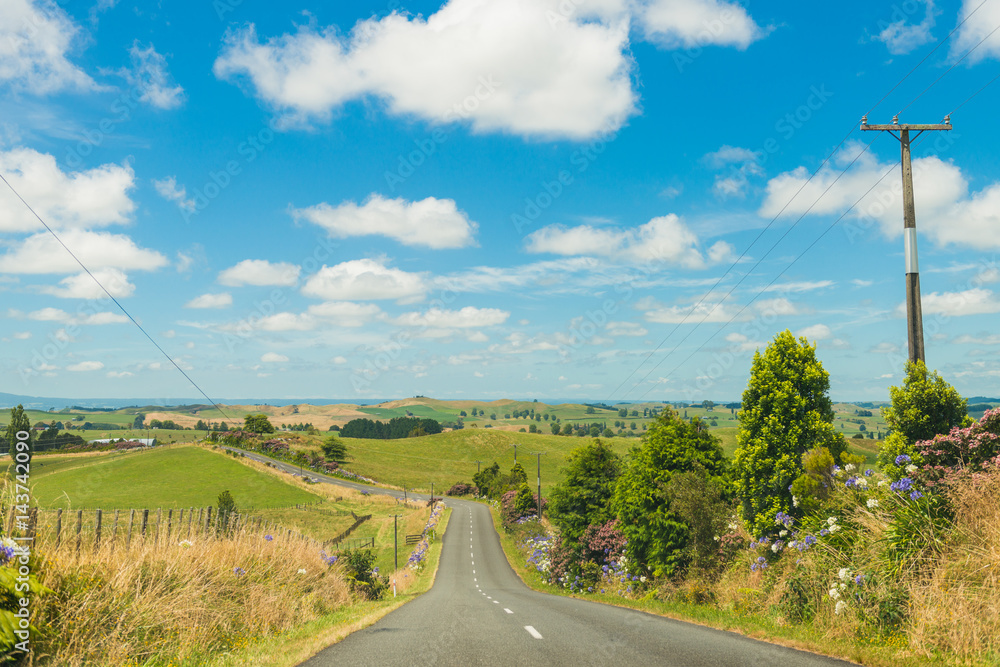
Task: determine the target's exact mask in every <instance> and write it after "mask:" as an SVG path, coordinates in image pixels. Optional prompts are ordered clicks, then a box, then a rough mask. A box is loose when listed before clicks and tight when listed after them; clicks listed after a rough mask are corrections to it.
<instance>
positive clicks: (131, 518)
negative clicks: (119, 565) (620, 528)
mask: <svg viewBox="0 0 1000 667" xmlns="http://www.w3.org/2000/svg"><path fill="white" fill-rule="evenodd" d="M133 523H135V510H132V513H131V514H130V515H129V517H128V538H126V540H125V548H126V549H128V547H129V546H131V545H132V524H133Z"/></svg>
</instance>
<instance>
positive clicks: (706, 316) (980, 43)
mask: <svg viewBox="0 0 1000 667" xmlns="http://www.w3.org/2000/svg"><path fill="white" fill-rule="evenodd" d="M988 1H989V0H983V1H982V2H981V3H980V4H979V5H977V6H976V8H975V9H973V10H972V11H971V12H970V13H969V14H967V15H966V16H965V18H963V19H962V21H961V22H959V24H958V25H956V26H955V27H954V28H953V29H952V30H951V31H950V32H949V33H948V34H947V35H946V36H945V37H944V38H942V39H941V40H940V41H939V42H938V43H937V45H935V46H934V48H933V49H931V50H930V51H929V52H928V53H927V54H926V55H925V56H924V57H923V58H922V59H921V60H920V62H918V63H917V64H916V65H915V66H914V67H913V68H911V69H910V71H909V72H908V73H907V74H906V75H905V76H903V78H902V79H900V80H899V81H898V82H897V83H896V85H894V86H893V87H892V88H891V89H890V90H889V92H887V93H886V94H885V95H883V96H882V98H880V99H879V101H878V102H876V103H875V104H874V105H873V106H872V107H871V109H869V111H868V112H867V113H866V114H865V117H867V116H868V114H870V113H871V112H872V111H874V110H875V109H876V108H877V107H878V106H879V105H880V104H881V103H882V102H883V101H884V100H885V99H886V98H887V97H888V96H889V95H890V94H891V93H892V92H893V91H895V90H896V89H897V88H898V87H899V86H900V85H901V84H902V83H903V82H904V81H905V80H906V79H907V78H909V76H910V75H912V74H913V72H914V71H916V70H917V68H919V67H920V66H921V65H922V64H923V63H924V62H925V61H926V60H927V59H928V58H929V57H930V56H931V55H933V54H934V53H935V52H936V51H937V50H938V49H939V48H940V47H941V46H942V45H943V44H944V43H945V42H947V41H948V40H949V39H950V38H951V37H952V36H953V35H954V34H955V32H957V31H958V30H959V28H961V27H962V26H963V25H964V24H965V23H966V22H967V21H968V20H969V19H970V18H971V17H972V16H973V15H974V14H975V13H976V12H977V11H979V9H980V8H982V7H983V5H985V4H986V3H987V2H988ZM997 30H1000V25H998V26H997V27H996V28H994V29H993V30H992V31H990V32H989V33H988V34H987V35H986V36H985V37H984V38H983V39H981V40H980V41H979V42H978V43H977V44H976V45H975V46H973V47H972V48H970V49H969V50H968V51H967V52H966V53H965V54H964V55H963V56H962V57H961V58H960V59H959V60H958V61H956V62H955V63H953V64H952V66H951V67H949V68H948V70H947V71H945V72H944V73H943V74H942V75H941V76H939V77H938V78H937V79H935V81H934V82H933V83H931V84H930V85H929V86H927V87H926V88H925V89H924V90H923V91H921V93H919V94H918V95H917V96H916V97H914V98H913V99H912V100H910V102H909V103H908V104H907V105H906V106H904V107H903V108H902V109H901V110H900V112H899V113H902V112H903V111H905V110H906V109H907V108H909V107H910V106H911V105H912V104H913V103H914V102H916V101H917V100H918V99H920V97H922V96H923V95H924V94H925V93H926V92H927V91H928V90H930V89H931V88H933V87H934V86H935V85H936V84H937V83H938V82H939V81H941V79H943V78H944V77H945V76H947V75H948V73H949V72H951V71H952V70H954V69H955V67H956V66H957V65H958V64H960V63H961V62H962V61H963V60H965V59H966V58H967V57H968V56H969V55H970V54H972V52H973V51H975V50H976V49H978V48H979V47H980V46H981V45H982V44H983V43H985V42H986V40H987V39H989V38H990V37H991V36H992V35H993V34H994V33H996V32H997ZM998 78H1000V75H997V76H996V77H994V78H993V79H992V80H990V81H989V82H988V83H987V84H986V85H984V86H983V87H982V88H980V89H979V90H978V91H976V92H975V93H973V95H971V96H970V97H969V98H968V99H966V100H965V102H963V103H962V104H960V105H959V106H958V107H956V108H955V110H956V111H957V110H958V109H959V108H961V107H962V106H964V105H965V104H967V103H968V102H969V101H971V100H972V99H973V98H974V97H975V96H976V95H978V94H979V93H980V92H982V91H983V90H985V89H986V88H987V87H989V86H990V85H991V84H992V83H994V82H995V81H996V79H998ZM899 113H897V114H896V115H897V116H898V115H899ZM952 113H954V112H952ZM854 129H855V128H852V130H851V132H850V133H848V135H847V137H849V136H850V135H851V133H853V132H854ZM847 137H845V138H844V139H843V140H841V144H843V143H844V141H846V139H847ZM873 142H874V139H873V140H872V142H869V143H868V145H867V146H866V147H865V150H864V151H862V153H861V154H863V153H864V152H865V151H867V150H868V148H869V147H870V146H871V144H872V143H873ZM838 148H839V145H838ZM836 150H837V149H835V150H834V152H835V151H836ZM858 157H860V154H859V156H858ZM856 159H857V158H855V160H856ZM827 160H829V156H828V157H827V158H826V159H825V160H824V161H823V164H825V163H826V161H827ZM853 164H854V161H852V162H851V165H853ZM897 164H898V163H897ZM851 165H848V167H847V168H850V166H851ZM822 166H823V165H822V164H821V165H820V168H822ZM818 171H819V169H817V170H816V171H814V172H813V173H812V175H810V177H809V180H808V181H806V183H804V184H803V185H802V187H800V188H799V190H798V191H796V193H795V194H794V195H793V196H792V197H791V199H789V201H788V203H786V204H785V206H784V207H783V208H782V211H781V212H784V210H785V209H786V208H787V207H788V205H790V204H791V202H792V201H794V199H795V198H796V197H797V196H798V195H799V193H800V192H801V191H802V189H803V188H805V186H806V185H808V183H809V182H811V181H812V179H813V177H814V176H815V175H816V173H818ZM845 171H846V169H845V170H844V171H842V172H841V174H840V175H838V177H837V180H839V178H840V176H842V175H843V173H844V172H845ZM884 178H885V175H883V176H882V178H880V179H879V181H878V183H880V182H881V181H882V179H884ZM835 182H836V181H835ZM831 187H832V184H831ZM873 188H874V186H873ZM828 191H829V188H827V190H825V191H824V192H823V193H822V194H820V196H819V197H818V198H817V200H816V202H814V203H813V205H811V206H810V207H809V209H808V210H811V209H812V207H813V206H815V204H816V203H818V201H819V199H821V198H822V197H823V196H824V195H825V194H826V192H828ZM870 191H871V190H869V192H870ZM866 194H867V193H866ZM859 201H860V200H859ZM856 204H857V202H856V203H855V205H856ZM852 208H853V206H852ZM808 210H807V213H808ZM850 210H851V209H848V211H850ZM781 212H779V214H778V215H781ZM804 215H805V214H803V216H804ZM845 215H846V212H845ZM803 216H800V217H799V218H798V220H796V222H795V224H798V222H799V221H800V220H801V219H802V217H803ZM776 217H777V216H776ZM842 217H843V216H841V218H842ZM841 218H838V219H837V220H838V221H839V220H840V219H841ZM775 219H776V218H775ZM773 222H774V219H772V221H771V223H769V225H768V227H767V228H770V226H771V224H773ZM835 224H836V223H835ZM793 227H794V225H793ZM767 228H765V230H764V231H767ZM831 228H832V227H831ZM790 231H791V228H790V229H789V230H786V232H785V234H783V235H782V236H781V238H779V239H778V241H777V242H776V243H775V244H773V245H772V246H771V248H770V249H769V250H768V251H767V253H765V255H764V256H763V257H761V259H760V260H758V262H757V263H756V264H755V265H754V267H753V268H751V270H750V271H749V272H747V273H746V274H744V277H743V278H742V279H740V281H739V282H738V283H737V284H736V285H734V286H733V287H732V288H731V289H730V291H729V292H728V293H727V294H726V296H725V297H723V299H722V300H721V301H719V302H718V303H717V304H716V305H715V306H714V307H713V309H712V310H711V311H709V313H708V314H706V315H705V317H703V318H702V320H701V321H699V322H698V323H697V324H696V325H695V327H694V328H693V329H692V330H691V331H689V332H688V333H687V335H685V336H684V338H683V339H682V340H681V341H680V343H678V344H677V345H675V346H674V347H673V348H671V350H670V352H668V353H667V355H666V356H665V357H663V358H662V359H661V360H660V361H659V362H657V364H656V365H655V366H653V368H652V369H650V370H649V371H648V372H647V373H646V375H645V376H643V378H642V379H641V380H639V382H637V383H635V384H634V385H633V386H632V388H630V389H629V390H628V392H626V395H627V394H628V393H630V392H631V391H633V390H635V389H636V388H637V387H638V386H640V385H641V384H642V383H643V382H645V381H646V379H647V378H648V377H649V376H650V375H651V374H652V373H653V371H655V370H656V368H658V367H659V366H660V365H661V364H662V363H663V362H664V361H666V360H667V359H668V358H669V357H670V356H671V355H672V354H673V352H674V351H676V350H677V349H678V348H679V347H680V345H682V344H683V343H684V342H685V341H686V340H687V339H688V338H689V337H690V336H691V334H692V333H694V331H695V330H696V329H697V328H698V327H699V326H700V325H701V324H702V323H704V322H705V320H707V319H708V318H709V317H710V316H711V314H712V313H713V312H714V311H715V309H716V308H718V306H719V305H721V303H723V302H724V301H725V300H726V299H727V298H728V297H729V296H730V295H731V294H732V293H733V291H734V290H735V289H736V288H737V287H739V285H740V284H742V282H743V280H745V279H746V278H747V277H748V275H749V274H750V273H751V272H752V271H753V269H754V268H756V267H757V266H759V264H760V262H761V261H763V259H764V258H766V257H767V255H768V254H769V253H770V252H771V251H772V250H773V249H774V248H775V247H776V246H777V244H778V243H780V242H781V240H782V239H784V238H785V236H787V235H788V233H789V232H790ZM828 231H829V228H828V229H827V230H826V231H824V232H823V233H822V234H820V236H819V237H818V238H817V239H816V240H815V241H813V243H812V244H810V245H809V246H808V247H809V248H811V247H813V245H815V243H817V242H818V241H819V239H821V238H823V237H824V236H825V235H826V234H827V232H828ZM762 233H763V232H762ZM762 233H761V234H758V236H757V238H756V239H754V241H753V243H751V245H750V246H748V248H747V250H746V251H744V253H743V254H742V255H740V258H739V259H738V260H737V262H739V261H740V260H741V259H742V258H743V256H745V255H746V253H747V252H748V251H749V250H750V248H752V247H753V245H754V244H756V242H757V240H759V238H760V236H761V235H762ZM807 250H808V248H807ZM800 257H801V255H800ZM796 261H798V258H796V259H795V260H793V262H792V263H793V264H794V263H795V262H796ZM737 262H734V263H733V265H732V266H730V268H729V269H728V270H727V271H726V273H725V274H723V276H722V278H725V276H726V275H728V274H729V272H730V271H732V269H733V268H734V267H735V265H736V263H737ZM790 267H791V264H789V266H787V267H786V268H785V269H783V270H782V272H781V273H779V274H778V275H779V277H780V276H781V275H783V274H784V273H785V272H786V271H787V270H788V269H789V268H790ZM721 280H722V279H721V278H720V280H719V281H717V282H716V284H715V286H713V288H712V290H710V291H709V292H708V294H706V295H705V296H703V297H702V298H701V300H700V301H699V302H698V303H697V304H695V306H694V307H693V308H692V309H691V311H689V313H688V314H687V315H686V316H685V317H684V319H683V320H681V321H680V322H678V323H677V324H676V325H675V326H674V328H673V329H672V330H671V331H670V333H668V334H667V337H666V338H665V339H664V340H663V341H662V342H661V343H660V344H659V345H657V347H656V348H655V349H654V350H653V351H652V352H650V353H649V355H647V356H646V358H645V359H643V360H642V361H641V362H640V364H639V366H638V367H637V368H636V370H634V371H633V372H632V373H631V374H629V377H628V378H626V380H625V382H623V383H621V384H620V385H619V386H618V388H616V389H615V393H617V392H618V391H619V390H620V389H621V387H622V386H624V384H625V383H626V382H627V381H628V380H629V379H631V378H632V377H633V376H634V375H635V374H636V372H638V370H639V369H640V368H642V366H643V365H644V364H645V363H646V361H648V359H649V358H650V357H652V355H653V354H655V352H656V351H657V350H659V349H660V348H661V347H662V346H663V344H664V343H666V340H667V339H669V338H670V337H671V336H672V335H673V334H674V332H675V331H677V329H678V328H679V327H680V326H681V325H682V324H684V323H685V322H686V321H687V319H688V317H689V316H690V315H691V314H693V312H694V311H695V310H696V309H697V308H699V307H700V306H701V305H702V304H703V303H704V302H705V301H706V299H707V298H708V296H710V295H711V294H712V292H713V291H714V290H715V288H716V287H717V286H718V285H719V283H720V282H721ZM773 284H774V281H772V282H771V283H770V284H769V285H768V287H770V286H771V285H773ZM765 289H767V288H765ZM762 293H763V292H759V293H758V294H757V295H755V296H754V297H753V299H751V301H750V303H752V302H753V301H755V300H756V299H757V298H758V297H759V296H760V295H761V294H762ZM747 305H749V303H748V304H747ZM745 308H746V306H745V307H744V308H743V309H741V310H740V313H742V312H743V310H745ZM731 322H732V320H731V321H730V322H728V323H726V324H725V325H723V327H721V328H720V329H719V330H717V331H716V332H715V333H714V334H712V336H711V337H710V338H709V341H710V340H712V338H714V337H715V336H716V335H718V333H719V332H720V331H722V330H723V329H725V327H726V326H728V325H729V324H730V323H731ZM707 342H708V341H706V343H704V344H702V346H700V347H699V348H698V349H697V350H696V351H695V353H696V352H697V351H699V350H701V349H702V348H703V347H704V345H705V344H707ZM693 354H694V353H692V354H691V355H689V356H688V357H687V358H686V359H685V360H684V361H682V362H681V363H680V364H678V366H677V367H675V368H674V370H672V371H671V372H670V373H668V374H667V377H670V375H672V374H673V372H674V371H675V370H676V369H677V368H679V367H680V366H683V364H684V363H686V362H687V361H688V360H689V359H690V358H691V356H693ZM654 386H655V385H654ZM652 389H653V387H650V388H649V389H648V390H647V391H646V392H645V393H644V394H643V397H645V396H646V395H647V394H648V393H649V392H650V391H652Z"/></svg>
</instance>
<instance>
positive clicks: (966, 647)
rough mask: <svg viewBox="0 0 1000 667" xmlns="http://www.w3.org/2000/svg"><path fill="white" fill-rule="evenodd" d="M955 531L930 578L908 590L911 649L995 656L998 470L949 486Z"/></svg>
mask: <svg viewBox="0 0 1000 667" xmlns="http://www.w3.org/2000/svg"><path fill="white" fill-rule="evenodd" d="M948 497H949V499H950V501H951V504H952V507H954V509H955V523H954V530H953V532H952V534H951V536H950V540H949V542H948V544H947V545H946V546H945V548H944V549H943V552H942V554H941V556H940V558H939V559H938V561H937V562H936V563H935V564H934V567H933V569H932V570H931V572H930V575H929V576H928V577H926V578H924V579H923V580H920V581H918V582H914V583H913V585H912V586H911V589H910V594H911V615H912V619H911V621H910V624H909V625H910V627H909V635H910V640H911V643H912V644H913V646H914V648H915V649H918V650H920V651H922V652H925V653H927V652H931V651H943V652H948V653H950V654H951V655H954V656H955V657H956V659H958V660H963V661H965V660H971V659H973V658H974V657H975V656H977V655H980V654H981V653H982V652H987V653H989V654H992V655H993V656H994V657H1000V500H998V499H1000V469H994V470H993V471H991V472H990V473H987V474H973V475H968V476H965V477H964V478H963V479H961V480H959V481H957V482H955V483H953V484H951V485H950V488H949V490H948Z"/></svg>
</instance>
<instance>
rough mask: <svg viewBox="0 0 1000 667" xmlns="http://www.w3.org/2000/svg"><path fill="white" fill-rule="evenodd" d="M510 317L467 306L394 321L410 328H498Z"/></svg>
mask: <svg viewBox="0 0 1000 667" xmlns="http://www.w3.org/2000/svg"><path fill="white" fill-rule="evenodd" d="M508 317H510V313H509V312H508V311H506V310H500V309H498V308H476V307H474V306H466V307H464V308H461V309H459V310H446V309H443V308H431V309H429V310H426V311H422V312H412V313H403V314H402V315H400V316H399V317H397V318H396V319H395V320H394V321H395V323H396V324H400V325H403V326H409V327H430V328H435V329H466V328H478V327H492V326H496V325H498V324H503V323H504V322H506V321H507V318H508Z"/></svg>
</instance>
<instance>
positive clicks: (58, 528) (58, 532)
mask: <svg viewBox="0 0 1000 667" xmlns="http://www.w3.org/2000/svg"><path fill="white" fill-rule="evenodd" d="M61 541H62V508H61V507H60V508H59V509H57V510H56V549H58V548H59V544H60V542H61Z"/></svg>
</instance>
